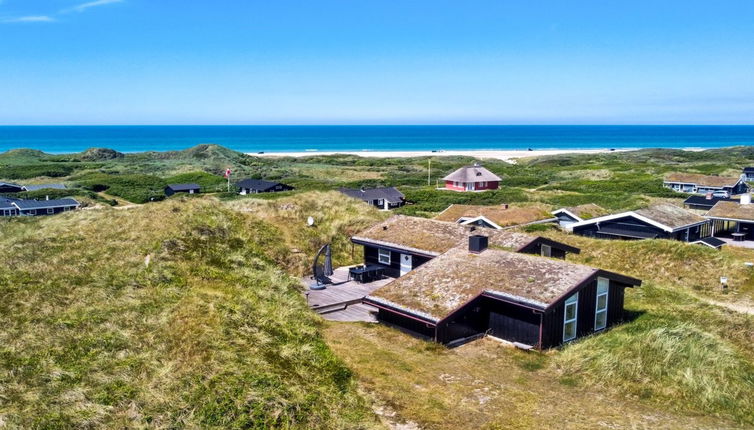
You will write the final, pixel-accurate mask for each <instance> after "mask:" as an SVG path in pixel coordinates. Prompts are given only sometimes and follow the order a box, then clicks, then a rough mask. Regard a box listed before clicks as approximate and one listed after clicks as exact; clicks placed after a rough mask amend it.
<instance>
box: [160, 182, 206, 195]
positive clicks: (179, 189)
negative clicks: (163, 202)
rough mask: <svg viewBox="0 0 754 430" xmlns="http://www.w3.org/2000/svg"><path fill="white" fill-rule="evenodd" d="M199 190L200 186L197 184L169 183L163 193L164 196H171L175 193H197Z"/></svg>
mask: <svg viewBox="0 0 754 430" xmlns="http://www.w3.org/2000/svg"><path fill="white" fill-rule="evenodd" d="M200 191H201V187H200V186H199V184H193V183H192V184H169V185H168V186H167V187H165V195H166V196H168V197H169V196H172V195H173V194H177V193H186V194H199V192H200Z"/></svg>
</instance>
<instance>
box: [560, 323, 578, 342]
mask: <svg viewBox="0 0 754 430" xmlns="http://www.w3.org/2000/svg"><path fill="white" fill-rule="evenodd" d="M575 337H576V321H572V322H568V323H565V325H564V326H563V340H571V339H573V338H575Z"/></svg>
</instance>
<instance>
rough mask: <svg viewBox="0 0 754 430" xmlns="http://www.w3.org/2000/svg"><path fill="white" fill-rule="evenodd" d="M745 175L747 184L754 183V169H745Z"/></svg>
mask: <svg viewBox="0 0 754 430" xmlns="http://www.w3.org/2000/svg"><path fill="white" fill-rule="evenodd" d="M743 175H744V179H745V180H746V182H754V167H744V170H743Z"/></svg>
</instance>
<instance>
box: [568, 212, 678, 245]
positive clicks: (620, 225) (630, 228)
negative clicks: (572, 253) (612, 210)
mask: <svg viewBox="0 0 754 430" xmlns="http://www.w3.org/2000/svg"><path fill="white" fill-rule="evenodd" d="M599 225H600V226H599V227H598V226H597V223H594V224H587V225H584V226H581V227H575V228H574V229H573V232H574V233H576V234H579V235H581V236H587V237H596V238H601V239H629V240H630V239H636V238H635V237H631V236H630V235H631V234H632V233H637V234H638V235H649V236H653V237H657V238H667V237H668V236H669V235H668V233H667V232H666V231H664V230H662V229H660V228H657V227H655V226H653V225H650V224H648V223H646V222H644V221H641V220H639V219H636V218H633V217H623V218H618V219H614V220H610V221H603V222H600V223H599ZM600 229H605V230H608V231H624V232H626V234H627V235H626V236H616V235H612V234H602V233H600V231H599V230H600Z"/></svg>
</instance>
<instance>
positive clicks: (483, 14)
mask: <svg viewBox="0 0 754 430" xmlns="http://www.w3.org/2000/svg"><path fill="white" fill-rule="evenodd" d="M753 22H754V1H751V0H720V1H717V2H710V1H695V0H683V1H681V0H663V1H656V0H654V1H643V0H632V1H623V0H601V1H597V0H594V1H583V0H569V1H562V0H558V1H554V0H553V1H545V0H540V1H519V0H517V1H513V0H510V1H509V0H491V1H487V0H470V1H465V2H461V1H457V0H454V1H445V0H431V1H418V0H413V1H412V0H395V1H393V0H379V1H377V0H375V1H359V0H341V1H330V0H317V1H289V0H265V1H254V0H246V1H241V0H225V1H200V0H190V1H187V0H183V1H178V0H159V1H155V0H150V1H147V0H120V1H118V0H93V1H91V2H87V1H77V0H0V124H753V123H754V25H752V23H753Z"/></svg>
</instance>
